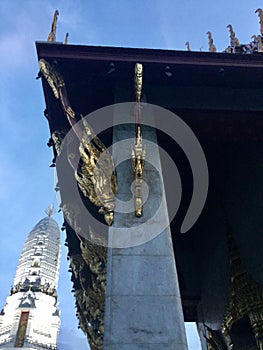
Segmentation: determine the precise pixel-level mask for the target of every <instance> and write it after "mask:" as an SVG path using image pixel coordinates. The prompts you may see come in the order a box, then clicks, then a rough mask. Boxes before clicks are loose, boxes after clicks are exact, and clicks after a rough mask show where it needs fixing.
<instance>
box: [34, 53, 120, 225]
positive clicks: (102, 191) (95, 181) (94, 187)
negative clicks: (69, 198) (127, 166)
mask: <svg viewBox="0 0 263 350" xmlns="http://www.w3.org/2000/svg"><path fill="white" fill-rule="evenodd" d="M39 66H40V71H41V73H42V75H43V76H44V78H45V79H46V81H47V83H48V84H49V86H50V87H51V89H52V91H53V93H54V96H55V98H57V99H59V100H60V103H61V107H62V110H63V112H64V114H65V116H66V117H67V120H68V122H69V124H70V126H71V128H72V129H73V131H74V133H75V135H76V136H77V138H78V140H79V154H74V152H73V151H72V150H70V144H68V145H67V147H68V162H69V164H70V165H71V167H72V168H73V169H74V174H75V178H76V180H77V182H78V186H79V188H80V190H81V191H82V193H83V195H84V196H85V197H87V198H88V199H89V200H90V202H91V203H93V204H94V205H96V206H98V207H100V209H99V213H100V214H103V215H104V219H105V221H106V223H107V224H108V225H111V224H112V223H113V220H114V207H115V194H116V193H117V178H116V173H115V167H114V164H113V159H112V156H111V154H110V152H109V151H108V150H107V149H106V147H105V146H104V144H103V143H102V142H101V141H100V140H99V138H98V137H97V136H96V135H95V133H94V131H93V129H92V128H91V126H90V125H89V124H88V122H87V121H86V119H85V118H83V117H82V116H79V118H78V119H77V118H76V113H75V111H74V110H73V109H72V107H71V105H70V102H69V99H68V95H67V89H66V85H65V82H64V79H63V77H62V75H61V74H60V73H59V72H58V70H57V69H56V68H55V67H53V66H51V65H50V64H49V63H48V62H47V61H46V60H44V59H40V60H39ZM61 137H62V133H59V132H54V133H53V135H52V139H53V141H54V145H55V149H56V152H57V154H59V153H60V151H61V146H62V143H63V139H61ZM77 160H81V162H78V161H77Z"/></svg>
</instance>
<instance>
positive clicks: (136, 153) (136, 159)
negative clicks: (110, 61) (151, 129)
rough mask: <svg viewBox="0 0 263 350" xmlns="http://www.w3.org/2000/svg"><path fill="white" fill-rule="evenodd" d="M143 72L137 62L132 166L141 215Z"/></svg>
mask: <svg viewBox="0 0 263 350" xmlns="http://www.w3.org/2000/svg"><path fill="white" fill-rule="evenodd" d="M142 74H143V66H142V64H141V63H136V64H135V76H134V84H135V94H136V108H135V113H136V115H135V118H136V130H135V141H134V147H132V149H131V155H132V167H133V171H134V175H135V215H136V216H137V217H141V216H142V213H143V198H142V181H143V180H142V175H143V170H144V163H145V157H146V149H145V147H143V144H142V128H141V105H140V103H141V95H142Z"/></svg>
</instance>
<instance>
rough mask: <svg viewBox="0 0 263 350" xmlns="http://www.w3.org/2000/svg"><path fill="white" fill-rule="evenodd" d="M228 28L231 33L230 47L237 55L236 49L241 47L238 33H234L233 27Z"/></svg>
mask: <svg viewBox="0 0 263 350" xmlns="http://www.w3.org/2000/svg"><path fill="white" fill-rule="evenodd" d="M227 28H228V29H229V33H230V47H231V48H232V51H233V53H235V49H236V47H237V46H240V43H239V40H238V38H237V37H236V33H235V32H234V29H233V26H232V25H231V24H229V25H228V26H227Z"/></svg>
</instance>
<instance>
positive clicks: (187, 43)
mask: <svg viewBox="0 0 263 350" xmlns="http://www.w3.org/2000/svg"><path fill="white" fill-rule="evenodd" d="M185 45H186V47H187V51H191V47H190V43H189V41H187V42H186V43H185Z"/></svg>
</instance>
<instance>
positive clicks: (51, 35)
mask: <svg viewBox="0 0 263 350" xmlns="http://www.w3.org/2000/svg"><path fill="white" fill-rule="evenodd" d="M58 15H59V12H58V10H56V11H55V13H54V17H53V22H52V26H51V32H50V33H49V36H48V38H47V41H50V42H53V41H56V32H57V20H58Z"/></svg>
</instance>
